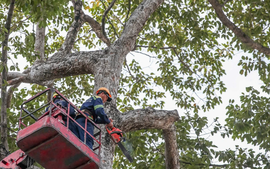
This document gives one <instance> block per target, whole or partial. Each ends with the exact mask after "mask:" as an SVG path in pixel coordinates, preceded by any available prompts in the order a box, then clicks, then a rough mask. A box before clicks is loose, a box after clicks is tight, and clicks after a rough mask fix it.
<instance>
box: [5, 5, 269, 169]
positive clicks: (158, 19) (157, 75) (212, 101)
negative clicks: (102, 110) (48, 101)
mask: <svg viewBox="0 0 270 169" xmlns="http://www.w3.org/2000/svg"><path fill="white" fill-rule="evenodd" d="M0 2H1V8H0V10H1V12H0V15H1V17H0V18H1V21H0V24H1V31H2V33H1V35H0V36H1V41H2V42H3V43H2V44H1V45H2V53H1V54H2V58H3V59H2V60H1V63H2V64H1V70H2V76H1V78H2V85H1V100H2V106H1V141H2V144H3V145H4V146H5V148H6V149H7V150H8V149H10V151H13V150H15V149H16V146H15V138H16V129H17V125H16V124H17V119H18V111H19V108H20V107H19V106H20V105H21V104H22V102H23V101H24V100H25V99H27V98H28V97H30V96H32V95H34V94H35V93H36V92H38V91H41V90H43V89H45V88H47V87H52V86H53V87H55V88H57V89H59V91H60V92H62V93H63V94H64V95H65V96H66V97H67V98H69V99H71V100H72V101H74V103H76V104H77V105H80V104H81V103H82V102H83V101H84V98H85V97H83V96H90V95H91V94H93V92H94V91H96V90H97V89H98V88H99V87H101V86H104V87H107V88H109V90H110V91H111V94H112V96H113V102H112V103H110V104H107V105H106V111H107V113H108V115H109V116H110V117H111V118H113V119H114V123H115V125H116V126H117V127H119V128H120V129H122V130H123V131H125V132H128V134H129V138H130V140H131V142H132V145H133V147H131V148H133V153H134V154H133V155H134V158H135V161H134V163H132V164H129V163H128V162H127V161H126V160H125V159H123V156H122V155H121V153H118V150H117V149H115V146H114V144H113V143H112V141H110V139H109V136H108V135H106V134H104V135H103V136H102V153H101V158H102V160H101V161H102V164H101V165H102V166H101V168H106V169H107V168H112V167H113V165H114V166H115V168H128V167H132V166H134V167H136V168H155V169H157V168H170V169H171V168H180V163H181V168H209V167H222V166H224V167H228V168H243V167H252V168H256V167H257V168H259V167H267V165H269V162H268V160H267V156H266V155H265V154H261V153H255V152H254V151H253V150H252V149H250V150H245V149H243V148H241V147H236V149H235V150H225V151H216V150H215V149H214V148H216V146H215V145H214V143H213V142H211V141H209V140H207V139H205V138H204V137H203V136H202V134H203V131H204V129H206V128H208V127H209V126H210V124H211V123H212V122H211V121H209V122H208V119H207V117H204V116H202V115H201V113H202V112H207V111H209V110H211V109H213V108H215V106H217V105H219V104H221V103H222V100H221V94H222V93H224V92H225V91H226V86H225V85H224V82H223V81H222V80H221V77H222V76H223V75H225V74H226V71H225V70H224V68H223V63H224V62H225V61H227V60H230V59H232V58H233V56H234V52H235V50H234V49H237V50H243V51H245V52H247V53H250V54H246V53H245V56H243V57H242V59H240V61H239V63H238V65H239V66H241V67H242V69H241V71H240V72H239V73H240V74H242V75H244V76H247V75H248V74H249V73H250V72H251V71H257V72H258V74H259V76H260V80H261V82H262V83H263V85H262V91H263V92H265V93H267V94H268V92H269V74H268V72H269V68H270V66H269V64H268V62H269V61H268V58H269V57H268V56H269V48H268V45H269V44H268V43H269V42H268V41H269V22H268V16H269V9H270V8H269V7H268V6H269V5H270V3H267V2H264V1H259V0H255V1H254V0H252V1H251V0H250V1H249V0H247V1H245V2H234V1H218V0H208V1H206V0H200V1H193V0H190V1H180V0H166V1H164V0H140V1H139V0H128V1H124V0H118V1H116V0H112V1H104V0H92V1H90V0H89V1H81V0H70V1H69V0H59V1H53V0H48V1H35V0H28V1H15V8H14V12H13V15H11V14H10V13H7V11H13V10H12V5H11V4H12V1H7V0H0ZM10 18H12V22H11V27H10V29H8V27H5V25H7V24H8V23H9V19H10ZM3 35H5V36H3ZM7 39H8V42H9V43H8V44H9V46H10V47H9V48H7V47H5V46H7V45H5V43H4V42H6V40H7ZM6 52H8V56H9V57H8V59H9V60H10V61H13V62H11V64H10V66H9V67H8V68H9V71H8V73H7V77H5V72H6V69H5V64H6V63H5V53H6ZM136 53H142V54H143V55H145V58H147V59H151V60H153V61H154V62H155V65H157V66H156V67H157V68H156V70H154V69H155V67H153V68H152V69H153V71H145V70H144V69H143V68H142V67H141V65H140V63H139V62H138V60H136V56H134V57H133V55H135V54H136ZM18 60H19V61H20V63H21V62H22V61H25V63H21V64H22V65H23V66H24V67H23V68H21V66H22V65H19V64H18V63H17V62H18ZM21 69H23V70H21ZM22 83H23V84H28V85H27V86H26V87H24V86H20V88H18V87H19V85H20V84H22ZM7 86H8V91H7V92H6V87H7ZM247 92H248V93H249V95H245V94H243V96H242V97H241V101H242V105H240V106H239V105H234V101H233V100H232V101H231V102H230V105H229V106H228V119H227V122H228V123H227V124H226V125H225V126H222V125H221V124H220V123H219V122H218V118H216V120H215V121H214V122H213V124H212V126H213V127H212V128H211V130H212V131H211V132H210V134H212V135H214V134H220V133H221V135H222V136H223V137H226V136H230V135H232V136H233V138H240V139H242V140H247V141H248V142H249V143H252V144H254V145H259V146H260V147H261V148H263V149H264V150H265V151H266V152H267V151H268V142H267V141H268V134H269V132H268V131H269V130H268V125H267V122H268V114H267V108H268V104H267V100H268V98H267V97H261V96H259V93H258V90H256V89H253V88H251V87H249V88H247ZM5 93H6V94H5ZM168 94H169V95H170V96H171V97H172V98H173V99H174V101H175V103H176V105H177V106H178V107H179V108H181V110H183V113H185V115H184V116H181V117H180V116H179V113H178V112H177V111H176V110H163V107H164V104H165V98H166V95H168ZM11 96H13V97H11ZM262 100H263V101H262ZM5 106H6V107H8V108H7V110H6V108H5ZM138 108H140V109H138ZM121 112H122V113H121ZM255 115H256V116H255ZM5 121H6V122H7V126H8V127H7V128H6V127H5ZM103 130H104V128H103ZM193 132H194V134H192V133H193ZM5 133H7V135H5ZM192 136H195V137H192ZM6 138H7V139H6ZM6 140H7V141H8V142H7V141H6ZM115 150H116V151H115ZM113 157H115V158H114V164H113ZM213 159H218V160H219V161H220V162H223V163H224V165H216V164H213V163H212V160H213Z"/></svg>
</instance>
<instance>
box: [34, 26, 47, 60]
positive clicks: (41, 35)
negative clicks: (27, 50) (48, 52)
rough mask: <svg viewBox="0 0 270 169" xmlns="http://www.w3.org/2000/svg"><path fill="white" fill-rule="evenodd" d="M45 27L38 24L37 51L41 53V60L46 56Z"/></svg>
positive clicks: (38, 53)
mask: <svg viewBox="0 0 270 169" xmlns="http://www.w3.org/2000/svg"><path fill="white" fill-rule="evenodd" d="M44 48H45V28H42V27H39V24H37V25H36V39H35V51H36V53H37V55H39V58H40V60H42V61H43V60H44V57H45V55H44V54H45V51H44Z"/></svg>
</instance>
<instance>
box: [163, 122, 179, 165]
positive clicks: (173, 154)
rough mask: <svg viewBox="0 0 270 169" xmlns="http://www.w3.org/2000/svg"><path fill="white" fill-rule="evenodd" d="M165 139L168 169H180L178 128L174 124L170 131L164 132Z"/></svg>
mask: <svg viewBox="0 0 270 169" xmlns="http://www.w3.org/2000/svg"><path fill="white" fill-rule="evenodd" d="M163 137H164V140H165V157H166V168H170V169H178V168H180V163H179V152H178V147H177V137H176V127H175V125H174V124H173V125H171V127H169V128H168V129H165V130H163Z"/></svg>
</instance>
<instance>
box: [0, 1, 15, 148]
mask: <svg viewBox="0 0 270 169" xmlns="http://www.w3.org/2000/svg"><path fill="white" fill-rule="evenodd" d="M14 7H15V0H11V1H10V6H9V10H8V15H7V20H6V23H5V28H6V30H7V31H6V32H5V33H4V40H3V43H2V56H1V66H3V70H2V76H1V84H2V85H1V122H0V123H1V124H2V125H1V127H0V132H1V143H2V144H3V145H4V147H5V148H6V150H7V151H8V142H7V104H6V102H7V100H6V97H7V93H6V92H7V85H6V84H5V83H6V81H7V76H8V69H7V47H8V40H9V34H10V25H11V20H12V16H13V11H14Z"/></svg>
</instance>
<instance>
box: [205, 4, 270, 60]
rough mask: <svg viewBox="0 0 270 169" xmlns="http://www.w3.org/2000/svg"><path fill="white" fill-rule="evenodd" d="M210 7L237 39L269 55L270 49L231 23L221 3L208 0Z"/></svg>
mask: <svg viewBox="0 0 270 169" xmlns="http://www.w3.org/2000/svg"><path fill="white" fill-rule="evenodd" d="M208 1H209V2H210V4H211V5H212V7H213V8H214V9H215V12H216V14H217V16H218V18H219V19H220V21H221V22H222V23H223V24H224V25H225V26H226V27H228V28H229V29H230V30H231V31H233V33H234V34H235V36H236V37H238V38H239V40H240V41H241V42H242V43H243V44H245V45H247V46H249V47H250V48H252V49H257V50H258V51H259V52H261V53H263V54H265V55H270V49H269V48H267V47H264V46H262V45H261V44H260V43H257V42H255V41H253V40H252V39H251V38H250V37H249V36H248V35H247V34H245V33H244V32H243V31H242V30H241V29H240V28H238V27H237V26H236V25H235V24H234V23H232V22H231V21H230V20H229V19H228V18H227V16H226V15H225V14H224V12H223V10H222V7H223V6H222V5H221V4H220V3H219V2H218V1H217V0H208Z"/></svg>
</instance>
